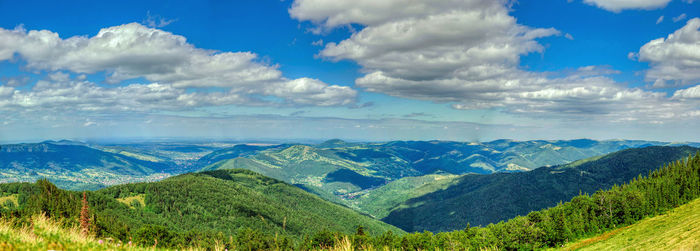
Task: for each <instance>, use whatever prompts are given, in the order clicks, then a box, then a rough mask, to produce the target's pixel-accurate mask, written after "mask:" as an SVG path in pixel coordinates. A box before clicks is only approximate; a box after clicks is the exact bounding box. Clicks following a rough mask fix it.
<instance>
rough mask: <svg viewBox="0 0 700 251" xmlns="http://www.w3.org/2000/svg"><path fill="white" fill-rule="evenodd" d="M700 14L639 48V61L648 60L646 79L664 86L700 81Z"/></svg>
mask: <svg viewBox="0 0 700 251" xmlns="http://www.w3.org/2000/svg"><path fill="white" fill-rule="evenodd" d="M699 28H700V18H693V19H691V20H688V22H687V23H686V25H685V26H683V27H682V28H680V29H678V30H676V31H675V32H673V33H672V34H670V35H668V36H667V37H666V38H658V39H654V40H652V41H649V42H648V43H646V44H645V45H644V46H642V47H641V48H640V49H639V53H638V54H639V61H643V62H649V63H650V64H651V69H649V70H648V71H646V75H645V76H646V80H647V81H650V82H654V84H653V86H654V87H659V88H664V87H672V86H682V85H690V84H695V83H697V82H698V81H700V30H698V29H699Z"/></svg>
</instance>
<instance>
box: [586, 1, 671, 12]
mask: <svg viewBox="0 0 700 251" xmlns="http://www.w3.org/2000/svg"><path fill="white" fill-rule="evenodd" d="M670 1H671V0H583V2H584V3H586V4H589V5H593V6H597V7H599V8H601V9H604V10H607V11H612V12H620V11H622V10H627V9H642V10H652V9H658V8H663V7H666V5H667V4H668V3H669V2H670Z"/></svg>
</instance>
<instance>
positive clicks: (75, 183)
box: [0, 141, 173, 189]
mask: <svg viewBox="0 0 700 251" xmlns="http://www.w3.org/2000/svg"><path fill="white" fill-rule="evenodd" d="M172 167H173V165H171V164H168V163H161V162H151V161H146V160H142V159H137V158H133V157H129V156H126V155H121V154H115V153H110V152H104V151H101V150H98V149H95V148H91V147H89V146H87V145H86V144H84V143H80V142H71V141H59V142H53V141H47V142H43V143H36V144H15V145H3V146H2V148H0V183H6V182H18V181H34V180H37V179H40V178H47V179H49V180H51V181H52V182H55V183H56V184H57V185H59V186H61V187H63V188H68V189H95V188H99V187H103V186H107V185H114V184H119V183H125V182H130V181H139V180H141V181H143V180H149V179H151V178H157V177H161V178H162V175H157V176H154V177H150V176H151V175H154V174H159V173H163V172H167V171H168V170H169V169H170V168H172Z"/></svg>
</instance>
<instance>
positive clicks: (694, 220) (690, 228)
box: [563, 199, 700, 250]
mask: <svg viewBox="0 0 700 251" xmlns="http://www.w3.org/2000/svg"><path fill="white" fill-rule="evenodd" d="M563 249H565V250H623V249H627V250H678V249H683V250H700V199H696V200H694V201H692V202H690V203H688V204H685V205H683V206H680V207H678V208H675V209H673V210H671V211H669V212H667V213H666V214H663V215H659V216H656V217H653V218H648V219H644V220H641V221H639V222H637V223H635V224H633V225H630V226H627V227H623V228H620V229H616V230H613V231H610V232H607V233H605V234H602V235H599V236H596V237H592V238H588V239H584V240H580V241H577V242H573V243H570V244H568V245H566V246H564V247H563Z"/></svg>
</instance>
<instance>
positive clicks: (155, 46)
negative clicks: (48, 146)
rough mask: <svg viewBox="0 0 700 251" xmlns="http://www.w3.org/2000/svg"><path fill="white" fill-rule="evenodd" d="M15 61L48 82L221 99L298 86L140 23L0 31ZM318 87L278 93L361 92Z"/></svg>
mask: <svg viewBox="0 0 700 251" xmlns="http://www.w3.org/2000/svg"><path fill="white" fill-rule="evenodd" d="M14 57H19V58H21V59H22V60H25V61H26V67H27V68H29V69H34V70H47V71H57V72H55V73H52V74H50V75H49V78H50V79H51V80H53V81H61V82H65V81H66V79H65V78H67V77H68V74H67V73H64V72H61V71H70V72H73V73H78V74H93V73H98V72H106V73H107V78H106V82H108V83H120V82H122V81H124V80H128V79H135V78H144V79H146V80H148V81H151V82H158V83H163V84H166V85H167V86H169V87H171V88H188V87H204V88H208V87H219V88H224V89H226V90H229V91H228V92H227V93H219V94H220V95H233V96H245V95H260V94H263V95H265V94H270V95H272V93H273V92H270V91H269V89H270V88H273V87H274V88H286V87H289V88H293V87H296V86H295V85H294V84H293V83H297V82H298V81H297V80H294V79H286V78H284V77H283V76H282V73H281V72H280V71H279V70H278V69H277V66H275V65H268V64H265V63H263V62H261V61H260V60H259V58H258V55H256V54H255V53H251V52H219V51H214V50H206V49H200V48H196V47H195V46H194V45H192V44H190V43H188V42H187V40H186V38H185V37H183V36H179V35H175V34H172V33H170V32H167V31H163V30H159V29H155V28H149V27H146V26H144V25H141V24H138V23H130V24H125V25H120V26H114V27H108V28H104V29H101V30H100V31H99V32H98V33H97V35H95V36H92V37H87V36H75V37H70V38H66V39H62V38H60V37H59V34H57V33H55V32H52V31H48V30H38V31H37V30H32V31H27V30H25V29H23V28H22V27H18V28H15V29H14V30H6V29H2V28H0V61H2V60H9V59H12V58H14ZM301 81H304V80H301ZM290 83H291V84H290ZM314 87H315V89H314V92H295V91H294V90H278V92H279V93H285V94H287V95H286V96H283V97H281V98H283V99H285V100H287V101H290V103H294V104H295V105H324V106H325V105H345V104H350V103H353V102H354V100H355V96H352V95H355V94H356V92H355V91H353V90H350V89H349V88H348V87H342V86H336V85H328V84H326V83H323V82H321V81H315V85H314ZM291 95H298V96H294V97H292V96H291ZM304 95H310V96H308V97H305V96H304ZM295 101H301V102H300V103H295ZM314 101H315V102H317V103H314Z"/></svg>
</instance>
